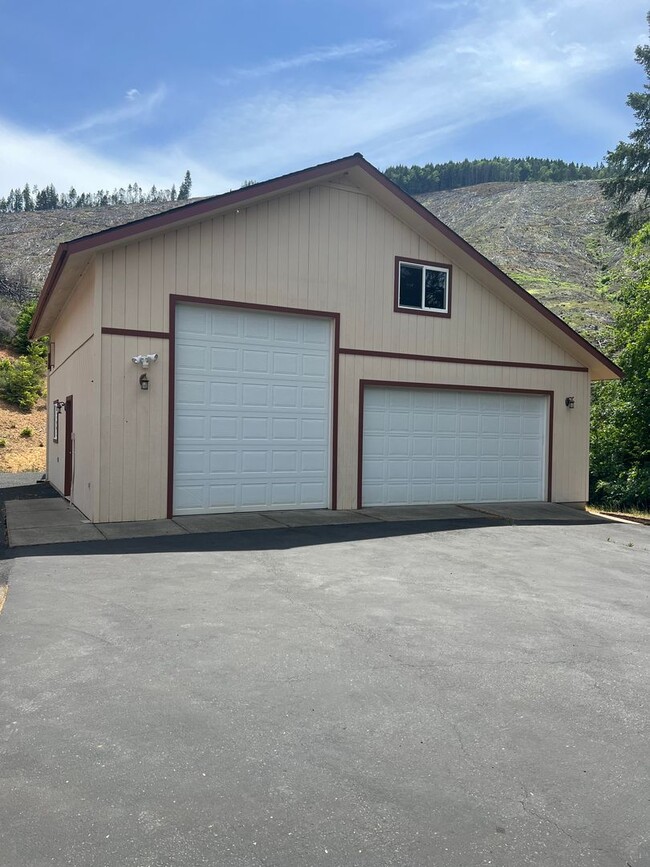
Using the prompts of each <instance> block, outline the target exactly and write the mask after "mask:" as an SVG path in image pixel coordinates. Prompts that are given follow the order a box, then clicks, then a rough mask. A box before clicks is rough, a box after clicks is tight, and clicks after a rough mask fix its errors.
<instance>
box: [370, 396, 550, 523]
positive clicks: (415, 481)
mask: <svg viewBox="0 0 650 867" xmlns="http://www.w3.org/2000/svg"><path fill="white" fill-rule="evenodd" d="M547 425H548V409H547V399H546V398H545V397H544V396H536V395H517V394H509V393H483V392H473V391H471V390H467V391H462V390H458V391H454V390H452V389H444V390H443V389H438V390H436V389H420V388H416V389H409V388H404V387H396V388H380V387H376V388H375V387H369V388H367V389H366V391H365V393H364V437H363V466H362V482H363V484H362V487H363V491H362V499H363V504H364V505H368V506H369V505H390V504H395V505H398V504H410V503H450V502H490V501H498V500H502V501H503V500H542V499H544V485H545V477H546V453H547V452H546V449H547V445H546V431H547Z"/></svg>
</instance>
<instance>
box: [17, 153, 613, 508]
mask: <svg viewBox="0 0 650 867" xmlns="http://www.w3.org/2000/svg"><path fill="white" fill-rule="evenodd" d="M43 335H49V337H50V341H51V352H50V364H49V375H48V411H49V434H48V444H47V445H48V458H47V461H48V462H47V474H48V478H49V480H50V482H51V483H52V484H53V485H54V487H55V488H57V489H58V490H59V491H60V492H61V493H62V494H64V495H65V496H67V497H69V498H70V500H71V502H72V503H74V505H75V506H77V507H78V508H79V509H80V510H81V511H82V512H83V513H84V514H85V515H86V516H87V517H88V518H90V519H91V520H93V521H96V522H106V521H129V520H146V519H155V518H164V517H172V516H173V515H187V514H205V513H218V512H235V511H241V510H251V511H266V510H271V509H292V508H300V509H306V508H314V509H337V508H338V509H355V508H361V507H363V506H374V505H404V504H428V503H486V502H498V501H508V502H511V501H542V500H550V501H553V502H563V503H575V504H582V503H584V502H585V501H586V499H587V495H588V450H589V396H590V383H591V381H593V380H599V379H615V378H618V377H619V376H620V370H619V369H618V368H617V367H616V365H615V364H613V363H612V362H611V361H610V360H609V359H607V358H606V357H605V356H604V355H603V354H602V353H601V352H599V351H598V350H597V349H596V348H594V347H593V346H591V345H590V344H589V343H588V342H587V341H586V340H584V339H583V338H582V337H580V336H579V335H578V334H576V333H575V332H574V331H572V329H571V328H569V327H568V326H567V325H566V324H565V323H564V322H562V321H561V320H560V319H559V318H558V317H556V316H555V315H554V314H552V313H551V312H550V311H549V310H547V309H546V308H545V307H544V306H543V305H541V304H540V303H539V302H537V301H536V300H535V299H534V298H533V297H532V296H531V295H529V294H528V293H527V292H526V291H524V290H523V289H522V288H521V287H520V286H518V285H517V284H516V283H515V282H513V281H512V280H511V279H510V278H509V277H507V276H506V275H505V274H503V273H502V272H501V271H500V270H499V269H498V268H497V267H496V266H495V265H494V264H492V263H491V262H489V261H488V260H487V259H485V258H484V257H483V256H482V255H480V254H479V253H478V252H477V251H476V250H475V249H474V248H473V247H471V246H470V245H469V244H468V243H467V242H466V241H464V240H463V239H462V238H460V237H459V236H458V235H456V234H455V233H454V232H453V231H452V230H451V229H449V228H448V227H447V226H445V225H444V224H443V223H441V222H440V221H439V220H438V219H437V218H436V217H434V216H433V215H432V214H431V213H429V211H427V210H426V209H425V208H424V207H422V206H421V205H420V204H419V203H418V202H416V201H415V200H414V199H412V198H411V197H410V196H408V195H407V194H406V193H404V192H403V191H402V190H400V189H399V188H398V187H397V186H395V185H394V184H393V183H391V182H390V181H389V180H387V179H386V178H385V177H384V176H383V175H382V174H381V173H380V172H379V171H378V170H377V169H375V168H374V167H373V166H372V165H370V164H369V163H368V162H366V161H365V160H364V159H363V157H362V156H361V155H359V154H355V155H353V156H350V157H345V158H343V159H340V160H335V161H333V162H330V163H325V164H322V165H318V166H314V167H312V168H309V169H306V170H303V171H300V172H295V173H293V174H290V175H285V176H283V177H281V178H276V179H274V180H271V181H266V182H263V183H259V184H254V185H252V186H249V187H245V188H243V189H241V190H237V191H234V192H230V193H226V194H225V195H220V196H215V197H211V198H207V199H201V200H197V201H194V202H191V203H189V204H187V205H185V206H182V207H178V208H175V209H172V210H169V211H165V212H163V213H160V214H157V215H154V216H152V217H147V218H145V219H143V220H138V221H136V222H132V223H128V224H125V225H122V226H117V227H115V228H111V229H107V230H105V231H103V232H98V233H96V234H93V235H88V236H85V237H82V238H77V239H75V240H73V241H69V242H67V243H65V244H61V245H60V246H59V248H58V250H57V253H56V255H55V258H54V261H53V263H52V267H51V269H50V273H49V275H48V277H47V280H46V283H45V286H44V288H43V291H42V293H41V296H40V299H39V303H38V307H37V310H36V314H35V316H34V321H33V325H32V335H31V336H32V337H40V336H43ZM133 359H135V360H136V361H135V362H134V360H133Z"/></svg>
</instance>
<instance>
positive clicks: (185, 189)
mask: <svg viewBox="0 0 650 867" xmlns="http://www.w3.org/2000/svg"><path fill="white" fill-rule="evenodd" d="M191 191H192V177H191V175H190V173H189V171H187V172H185V177H184V178H183V183H182V184H181V185H180V187H179V188H178V201H179V202H186V201H187V200H188V199H189V197H190V193H191Z"/></svg>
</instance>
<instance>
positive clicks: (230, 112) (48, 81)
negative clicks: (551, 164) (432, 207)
mask: <svg viewBox="0 0 650 867" xmlns="http://www.w3.org/2000/svg"><path fill="white" fill-rule="evenodd" d="M646 11H647V0H644V2H639V0H616V2H612V0H544V2H537V0H409V2H402V3H396V2H394V0H347V2H343V0H325V2H323V0H319V2H315V0H238V2H234V0H233V2H226V0H185V2H184V3H171V2H168V3H165V2H160V0H157V2H152V0H130V2H125V0H111V2H110V3H108V2H105V0H93V2H88V0H85V2H76V0H74V2H73V0H57V2H56V3H52V2H45V0H22V2H20V3H17V2H15V0H0V30H1V31H2V32H3V34H5V38H4V39H3V50H2V53H1V55H0V194H3V193H5V192H6V191H7V190H8V189H9V188H10V187H13V186H17V185H21V186H22V185H23V184H24V183H25V182H26V181H29V182H30V183H33V184H38V185H39V186H43V185H45V184H47V183H49V182H54V183H55V185H56V186H57V188H59V189H67V188H68V187H69V186H70V185H71V184H74V185H75V186H76V187H77V189H78V190H82V189H83V190H95V189H98V188H100V187H104V188H110V189H112V188H113V187H115V186H125V185H126V184H128V183H129V182H130V181H134V180H135V181H138V182H139V183H140V184H142V185H143V186H145V187H149V186H151V184H153V183H155V184H157V185H158V186H170V185H171V184H172V183H173V182H176V185H177V186H178V183H179V182H180V180H181V179H182V176H183V174H184V172H185V169H187V168H189V169H190V171H191V173H192V178H193V181H194V186H193V190H192V192H193V195H208V194H211V193H217V192H222V191H224V190H227V189H230V188H236V187H239V186H240V185H241V183H242V182H243V181H244V180H264V179H265V178H269V177H274V176H276V175H279V174H283V173H285V172H288V171H293V170H296V169H300V168H304V167H306V166H308V165H313V164H315V163H318V162H323V161H325V160H329V159H335V158H336V157H339V156H343V155H346V154H349V153H353V152H355V151H361V152H362V153H363V154H364V156H365V157H366V158H367V159H369V160H370V161H371V162H373V163H374V164H375V165H377V166H378V167H379V168H382V169H383V168H385V167H386V166H387V165H391V164H395V163H406V164H411V163H420V164H421V163H425V162H440V161H444V160H448V159H463V158H465V157H467V158H470V159H472V158H477V157H481V156H494V155H499V156H522V155H533V156H549V157H560V158H563V159H566V160H576V161H580V162H587V163H594V162H596V161H598V160H600V159H602V157H603V156H604V154H605V153H606V151H607V150H608V149H611V148H613V147H614V146H615V145H616V143H617V142H618V141H619V139H621V138H624V137H626V136H627V133H628V132H629V131H630V129H632V127H633V118H632V115H631V113H630V111H629V109H628V108H627V107H626V105H625V99H626V95H627V93H628V92H629V91H630V90H635V89H640V88H641V86H642V85H643V83H644V79H643V71H642V69H641V68H640V67H639V66H638V65H637V64H636V63H635V62H634V57H633V52H634V46H635V45H636V44H638V43H640V42H645V41H647V27H646V22H645V14H646Z"/></svg>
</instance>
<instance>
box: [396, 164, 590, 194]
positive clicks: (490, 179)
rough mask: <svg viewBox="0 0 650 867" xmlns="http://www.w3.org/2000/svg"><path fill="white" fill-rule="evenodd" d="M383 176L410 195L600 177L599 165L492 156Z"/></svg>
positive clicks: (405, 169) (401, 168)
mask: <svg viewBox="0 0 650 867" xmlns="http://www.w3.org/2000/svg"><path fill="white" fill-rule="evenodd" d="M384 174H385V175H386V177H387V178H389V179H390V180H391V181H393V182H394V183H396V184H397V185H398V186H400V187H401V188H402V189H403V190H405V191H406V192H407V193H409V194H410V195H412V196H415V195H418V194H420V193H432V192H435V191H437V190H453V189H456V188H457V187H471V186H474V185H475V184H486V183H494V182H504V181H506V182H507V181H578V180H580V181H585V180H592V179H594V178H602V177H604V176H605V175H606V174H607V169H605V168H604V167H603V166H602V165H598V166H586V165H583V164H582V163H566V162H564V160H549V159H539V158H537V157H525V158H522V159H510V158H509V157H493V158H492V159H482V160H463V161H462V162H453V161H450V162H447V163H435V164H434V163H427V164H426V165H424V166H415V165H414V166H410V167H409V166H389V167H388V168H387V169H386V170H385V172H384Z"/></svg>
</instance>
